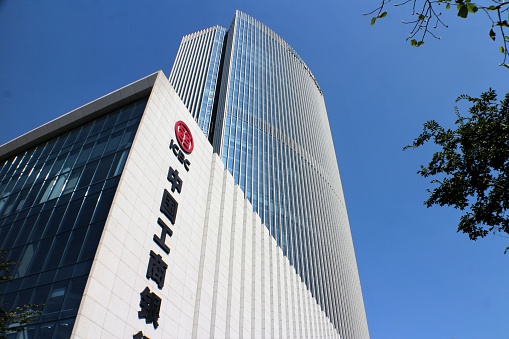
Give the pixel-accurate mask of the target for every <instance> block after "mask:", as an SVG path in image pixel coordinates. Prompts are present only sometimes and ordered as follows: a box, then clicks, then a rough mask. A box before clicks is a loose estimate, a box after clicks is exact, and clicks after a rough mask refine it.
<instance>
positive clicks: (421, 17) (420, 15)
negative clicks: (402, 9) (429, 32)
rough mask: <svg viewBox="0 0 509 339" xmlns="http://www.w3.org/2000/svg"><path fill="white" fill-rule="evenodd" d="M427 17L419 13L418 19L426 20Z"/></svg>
mask: <svg viewBox="0 0 509 339" xmlns="http://www.w3.org/2000/svg"><path fill="white" fill-rule="evenodd" d="M424 19H426V17H425V16H424V15H422V14H419V16H418V17H417V20H424Z"/></svg>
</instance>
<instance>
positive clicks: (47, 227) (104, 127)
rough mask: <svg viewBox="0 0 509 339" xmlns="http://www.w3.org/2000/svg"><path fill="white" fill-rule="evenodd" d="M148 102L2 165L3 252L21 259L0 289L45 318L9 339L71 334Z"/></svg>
mask: <svg viewBox="0 0 509 339" xmlns="http://www.w3.org/2000/svg"><path fill="white" fill-rule="evenodd" d="M146 103H147V99H142V100H140V101H138V102H136V103H133V104H131V105H128V106H126V107H124V108H121V109H118V110H115V111H114V112H111V113H109V114H106V115H105V116H102V117H101V118H98V119H96V120H95V121H92V122H90V123H87V124H85V125H83V126H81V127H78V128H75V129H73V130H71V131H70V132H67V133H65V134H62V135H60V136H59V137H56V138H54V139H52V140H50V141H48V142H45V143H44V144H41V145H39V146H37V147H34V148H32V149H30V150H28V151H26V152H24V153H22V154H19V155H17V156H15V157H13V158H11V159H8V160H6V161H4V162H3V163H0V249H1V250H3V251H5V252H4V253H3V254H2V256H4V258H6V259H7V260H9V261H14V262H17V264H16V265H15V266H13V269H12V270H11V271H12V272H11V273H12V277H13V279H12V280H11V281H9V282H3V283H2V284H0V303H1V304H2V306H3V307H4V308H5V309H12V308H14V307H17V306H21V305H25V304H28V303H31V304H38V305H42V306H41V307H40V308H39V310H41V311H42V315H41V316H40V317H38V319H36V321H35V323H33V324H31V325H30V326H28V327H27V328H26V330H25V331H23V332H21V333H19V334H16V333H11V334H8V335H7V337H8V338H52V337H54V338H67V337H70V335H71V331H72V328H73V324H74V320H75V317H76V314H77V311H78V307H79V304H80V301H81V297H82V295H83V290H84V287H85V284H86V281H87V277H88V274H89V272H90V267H91V264H92V259H93V258H94V255H95V252H96V249H97V245H98V243H99V239H100V237H101V234H102V231H103V227H104V223H105V220H106V217H107V215H108V212H109V209H110V206H111V202H112V199H113V196H114V194H115V191H116V188H117V184H118V181H119V179H120V174H121V173H122V169H123V167H124V164H125V161H126V158H127V155H128V153H129V149H130V146H131V143H132V141H133V138H134V135H135V133H136V130H137V127H138V123H139V121H140V119H141V116H142V114H143V111H144V109H145V106H146Z"/></svg>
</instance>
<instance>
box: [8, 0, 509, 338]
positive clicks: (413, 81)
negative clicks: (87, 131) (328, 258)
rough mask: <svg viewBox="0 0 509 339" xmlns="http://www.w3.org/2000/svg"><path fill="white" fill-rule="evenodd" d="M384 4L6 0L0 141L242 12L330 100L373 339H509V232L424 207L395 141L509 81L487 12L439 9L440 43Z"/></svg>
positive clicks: (412, 160)
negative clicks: (283, 46) (473, 231)
mask: <svg viewBox="0 0 509 339" xmlns="http://www.w3.org/2000/svg"><path fill="white" fill-rule="evenodd" d="M378 3H379V1H378V0H371V1H348V2H343V1H337V0H314V1H310V0H309V1H298V0H272V1H261V0H257V1H253V0H252V1H247V0H242V1H238V0H222V1H219V0H218V1H191V0H188V1H170V0H166V1H162V0H145V1H139V0H138V1H127V0H124V1H116V0H108V1H106V0H103V1H99V0H95V1H94V0H87V1H56V0H55V1H35V0H34V1H21V0H17V1H15V0H10V1H9V0H0V144H2V143H4V142H7V141H8V140H11V139H12V138H14V137H17V136H19V135H21V134H22V133H25V132H27V131H29V130H31V129H33V128H35V127H37V126H39V125H41V124H43V123H45V122H47V121H49V120H51V119H53V118H56V117H58V116H60V115H62V114H64V113H66V112H68V111H70V110H72V109H74V108H77V107H79V106H81V105H83V104H85V103H87V102H89V101H91V100H94V99H96V98H98V97H99V96H102V95H104V94H106V93H108V92H110V91H113V90H115V89H117V88H119V87H122V86H124V85H126V84H128V83H130V82H133V81H135V80H137V79H139V78H141V77H144V76H146V75H148V74H150V73H152V72H155V71H157V70H160V69H162V70H163V71H164V72H165V74H167V75H168V74H169V71H170V69H171V65H172V63H173V59H174V57H175V55H176V53H177V49H178V46H179V43H180V39H181V37H182V36H183V35H185V34H188V33H191V32H194V31H197V30H200V29H203V28H206V27H209V26H213V25H217V24H219V25H222V26H224V27H228V26H229V25H230V22H231V20H232V18H233V15H234V11H235V9H240V10H242V11H244V12H246V13H247V14H249V15H252V16H253V17H255V18H257V19H258V20H260V21H261V22H263V23H265V24H266V25H267V26H269V27H270V28H272V29H273V30H274V31H275V32H277V33H278V34H279V35H280V36H281V37H283V39H285V40H286V41H287V42H288V43H289V44H290V45H291V46H292V47H293V48H294V49H295V50H296V51H297V52H298V53H299V55H300V56H301V57H302V58H303V59H304V61H305V62H306V64H307V65H308V66H309V67H310V69H311V70H312V72H313V74H314V75H315V77H316V78H317V80H318V83H319V84H320V87H321V88H322V90H323V92H324V96H325V101H326V105H327V109H328V113H329V119H330V123H331V128H332V133H333V136H334V143H335V147H336V155H337V158H338V162H339V167H340V171H341V178H342V181H343V188H344V192H345V198H346V203H347V208H348V213H349V218H350V224H351V229H352V234H353V240H354V245H355V249H356V254H357V261H358V266H359V273H360V278H361V283H362V289H363V294H364V302H365V306H366V312H367V318H368V325H369V329H370V333H371V337H372V338H373V339H379V338H387V339H394V338H396V339H397V338H412V339H418V338H423V339H429V338H445V339H451V338H455V339H474V338H482V339H486V338H488V339H491V338H493V339H499V338H500V339H503V338H509V289H508V286H509V254H507V255H504V254H503V250H504V248H505V247H506V246H509V239H507V238H501V237H496V236H488V237H487V238H485V239H481V240H478V241H476V242H472V241H470V240H468V237H467V236H466V235H464V234H459V233H456V225H457V221H458V217H459V213H458V212H457V211H455V210H453V209H450V208H440V207H434V208H430V209H427V208H425V206H424V205H423V201H424V200H425V199H426V195H427V193H426V188H428V187H430V185H429V183H428V182H429V180H426V179H423V178H421V177H419V176H418V175H417V174H416V171H417V170H418V169H419V165H420V164H423V163H425V162H426V161H427V160H428V159H429V158H430V155H431V154H432V152H433V148H432V147H428V148H425V149H422V150H409V151H405V152H403V151H402V148H403V147H404V146H405V145H407V144H409V143H410V142H411V141H412V140H413V138H414V137H415V136H417V135H418V134H419V133H420V131H421V130H422V123H423V122H424V121H426V120H429V119H436V120H438V121H439V122H440V123H442V124H445V125H447V124H451V123H452V122H453V121H454V118H455V115H454V109H453V107H454V105H455V102H454V100H455V98H456V97H457V96H458V95H460V94H463V93H466V94H471V95H473V96H476V95H479V94H480V93H481V92H482V91H485V90H487V89H488V88H489V87H493V88H495V89H497V90H498V92H499V93H500V94H501V95H503V94H505V93H506V92H507V91H509V88H508V87H509V86H508V85H509V82H508V79H509V71H505V70H503V69H502V68H500V67H498V66H497V65H498V63H499V62H500V61H501V54H500V53H499V52H497V47H498V45H497V44H496V43H493V42H492V41H491V40H490V39H489V37H488V31H489V29H490V27H489V25H488V22H487V21H486V20H485V19H484V18H483V17H482V13H478V14H476V16H475V17H474V18H473V20H470V19H469V20H462V19H458V18H456V17H455V14H454V13H453V12H452V11H451V13H445V14H444V16H445V17H444V19H445V20H446V21H447V22H448V24H449V28H448V29H447V30H440V31H439V32H438V34H439V35H441V36H442V37H443V39H442V40H441V41H433V40H428V41H427V42H426V44H425V45H424V46H422V47H420V48H411V47H410V46H409V43H408V42H406V41H405V37H406V36H407V35H408V32H409V27H408V26H405V25H403V24H402V23H401V19H404V18H407V17H406V16H405V15H406V13H407V12H408V11H409V9H400V10H399V11H396V12H394V11H392V12H389V15H388V16H387V18H385V19H384V20H381V21H379V22H377V24H376V25H375V26H374V27H371V26H370V25H369V21H370V20H369V19H370V18H367V17H363V16H362V15H361V13H363V12H367V11H369V10H370V9H372V8H375V7H376V6H377V4H378Z"/></svg>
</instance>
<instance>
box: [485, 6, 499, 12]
mask: <svg viewBox="0 0 509 339" xmlns="http://www.w3.org/2000/svg"><path fill="white" fill-rule="evenodd" d="M486 9H487V10H488V11H495V10H497V6H493V5H491V6H490V7H487V8H486Z"/></svg>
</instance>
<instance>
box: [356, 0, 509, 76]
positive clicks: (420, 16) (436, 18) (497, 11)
mask: <svg viewBox="0 0 509 339" xmlns="http://www.w3.org/2000/svg"><path fill="white" fill-rule="evenodd" d="M401 1H402V2H398V3H394V6H395V7H404V6H407V7H411V14H410V17H411V19H410V20H408V21H406V20H403V23H404V24H407V25H410V27H411V28H410V33H409V35H408V38H407V40H408V41H410V44H411V45H412V46H415V47H419V46H421V45H422V44H424V40H425V38H426V37H427V36H428V35H430V36H432V37H433V38H436V39H440V36H439V35H438V34H437V33H436V29H437V28H447V27H448V25H447V24H446V23H445V22H444V21H443V18H442V10H443V9H445V10H451V9H453V10H455V11H456V14H457V16H458V17H460V18H463V19H466V18H468V17H469V16H471V15H474V14H476V13H484V14H485V15H486V17H487V19H488V22H489V30H488V29H486V33H487V34H486V35H487V36H488V37H489V38H491V39H492V40H493V41H498V42H499V44H498V50H499V51H500V52H501V53H502V54H503V60H502V62H501V63H500V65H501V66H504V67H506V68H509V64H508V63H507V57H508V56H509V51H508V50H507V44H508V42H509V36H508V35H507V34H506V32H505V31H506V29H507V28H508V27H509V22H508V19H509V18H508V11H509V2H507V1H505V0H479V1H472V0H454V1H453V0H401ZM391 2H393V1H392V0H381V3H380V6H378V7H377V8H375V9H374V10H373V11H371V12H369V13H365V14H364V15H374V16H373V17H372V18H371V25H374V24H375V22H376V21H377V20H378V19H381V18H385V17H386V16H387V7H388V5H389V4H390V3H391Z"/></svg>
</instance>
